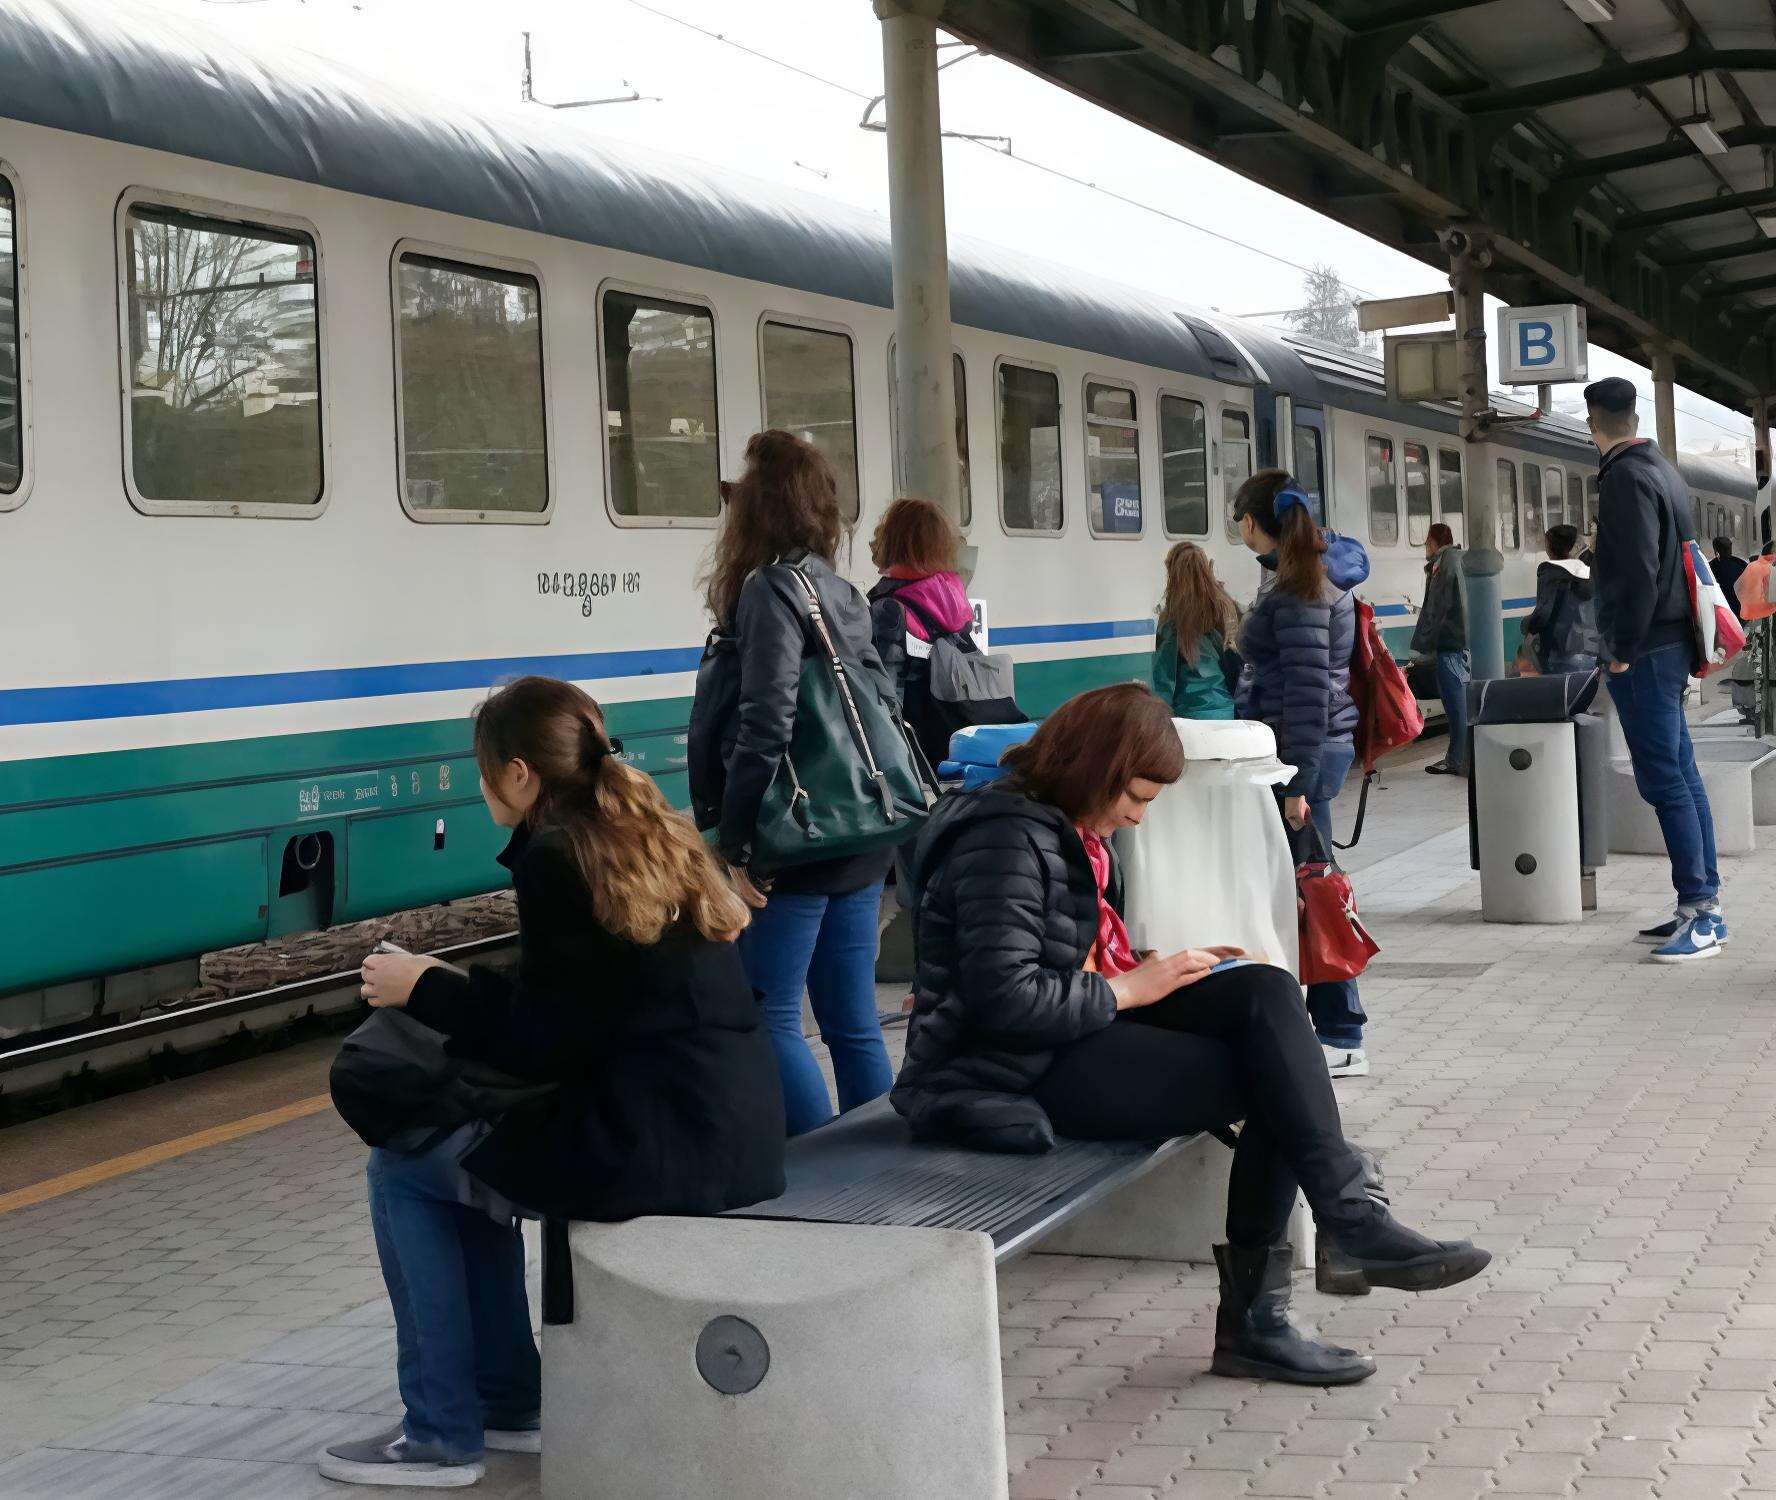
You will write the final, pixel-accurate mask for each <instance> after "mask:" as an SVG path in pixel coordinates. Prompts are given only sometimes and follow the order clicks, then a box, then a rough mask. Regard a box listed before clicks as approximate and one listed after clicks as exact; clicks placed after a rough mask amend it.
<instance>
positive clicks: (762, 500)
mask: <svg viewBox="0 0 1776 1500" xmlns="http://www.w3.org/2000/svg"><path fill="white" fill-rule="evenodd" d="M727 496H728V503H727V512H726V515H725V517H724V519H723V522H722V529H721V531H720V533H719V534H718V535H717V537H716V542H715V549H714V554H713V556H712V559H711V562H710V566H709V571H708V574H707V575H706V579H705V584H706V592H705V600H706V602H707V604H708V606H709V614H710V617H711V619H712V620H713V621H714V622H715V627H716V630H715V634H714V636H712V637H711V641H710V650H709V652H708V653H706V655H705V663H706V667H707V668H709V670H703V671H699V673H698V677H697V697H696V701H695V702H694V703H693V705H692V708H691V725H690V733H689V736H688V743H687V745H686V754H687V758H688V760H689V769H690V782H691V804H692V808H693V810H694V812H695V814H696V817H697V822H698V824H699V825H700V826H701V827H703V828H706V829H710V830H713V832H714V834H715V840H716V845H717V847H718V848H719V849H720V850H721V852H722V854H723V856H724V857H726V858H727V859H728V860H729V861H730V862H731V863H732V864H733V865H735V866H736V867H737V868H740V869H744V870H747V871H748V872H749V873H750V874H751V876H752V877H753V879H754V881H755V882H756V883H757V884H758V886H759V888H760V889H761V890H763V891H765V892H766V899H765V902H764V905H763V907H762V908H761V909H760V910H759V911H758V912H757V914H756V915H755V916H754V918H753V922H752V926H751V927H750V928H748V929H747V932H746V934H745V936H744V937H742V938H741V940H740V952H741V956H742V958H743V959H744V960H745V963H746V972H747V974H748V976H749V977H750V978H751V980H752V983H753V985H754V987H755V988H756V989H757V990H758V991H759V992H760V994H761V995H762V996H763V998H764V1007H765V1018H766V1021H767V1023H768V1024H769V1026H770V1029H771V1041H772V1045H773V1046H774V1047H775V1049H776V1053H777V1065H778V1068H779V1070H780V1071H781V1073H782V1077H783V1099H784V1109H785V1113H786V1116H787V1119H788V1126H789V1133H790V1134H791V1135H799V1134H801V1133H802V1132H803V1131H807V1130H812V1129H813V1128H814V1127H815V1126H817V1125H822V1124H825V1122H826V1121H828V1120H830V1119H831V1118H832V1114H833V1107H832V1100H831V1097H830V1096H829V1095H828V1094H827V1091H826V1080H825V1078H823V1077H822V1076H821V1072H820V1066H819V1064H818V1063H816V1062H815V1061H814V1055H813V1053H812V1052H810V1051H809V1049H808V1043H807V1041H806V1040H805V1039H804V1038H803V1036H802V996H803V995H804V994H806V995H807V997H808V999H809V1001H810V1002H811V1003H812V1004H813V1007H814V1019H815V1020H816V1021H817V1022H818V1023H819V1026H820V1036H821V1040H822V1041H824V1042H825V1043H826V1045H827V1050H828V1051H829V1052H830V1053H831V1054H832V1063H833V1074H834V1077H835V1079H836V1081H837V1083H838V1088H839V1108H840V1109H842V1110H843V1109H853V1108H855V1107H856V1106H857V1105H859V1104H866V1103H868V1102H869V1101H870V1100H871V1099H876V1098H879V1097H880V1096H881V1095H883V1094H885V1093H887V1092H888V1085H889V1084H890V1083H892V1082H893V1079H894V1072H893V1069H892V1068H891V1067H890V1066H889V1063H888V1049H887V1048H886V1047H885V1046H884V1045H883V1042H882V1028H881V1025H880V1023H879V1022H878V1021H877V1019H876V934H877V914H878V912H879V911H880V910H881V904H882V885H883V882H884V879H885V878H886V876H887V874H888V867H889V865H890V864H891V863H892V861H893V857H894V855H893V850H892V849H888V850H883V851H880V852H873V853H865V854H859V855H854V856H851V857H848V858H841V859H833V860H822V861H818V862H815V863H811V864H797V865H793V866H790V867H787V868H784V869H777V870H772V869H764V868H760V867H759V866H758V864H757V862H756V861H755V859H754V854H753V847H752V845H753V840H754V836H755V830H756V828H757V825H758V818H759V809H760V807H761V805H762V804H763V802H764V798H765V793H766V791H767V789H768V788H769V787H770V785H771V780H772V778H773V777H774V776H775V775H777V773H778V766H779V764H780V763H781V761H782V759H783V755H784V752H785V751H786V750H787V749H788V747H789V745H790V742H791V739H792V737H793V735H794V733H795V721H796V712H797V693H798V688H799V684H800V680H801V668H802V657H803V655H804V653H805V652H806V651H807V650H809V649H810V635H809V627H808V621H807V611H806V609H805V608H800V609H798V608H797V607H796V606H795V605H794V604H793V603H792V601H791V599H790V597H789V596H788V594H787V592H786V591H785V590H784V589H781V588H779V587H777V586H776V585H775V584H774V582H773V579H772V577H771V576H770V571H769V570H770V565H771V564H774V563H791V564H794V565H795V566H797V567H798V568H800V569H801V571H802V572H803V574H804V575H805V576H806V577H807V579H808V581H809V582H810V583H811V584H812V585H813V587H814V590H815V593H816V595H817V596H818V598H819V601H820V609H821V613H822V615H823V617H824V620H825V624H826V626H827V628H828V629H829V630H830V631H831V632H832V635H833V637H834V640H835V642H836V643H837V645H838V647H839V649H840V650H841V651H843V652H844V653H845V654H846V657H847V659H849V660H851V661H854V662H857V663H858V664H859V665H860V666H861V668H862V670H864V671H866V672H869V671H874V672H881V671H882V663H881V658H880V657H879V656H878V655H877V653H876V648H875V645H874V642H873V640H872V633H871V626H870V613H869V606H868V604H867V603H866V602H865V600H864V597H863V595H862V594H860V593H858V591H857V590H856V589H854V588H853V587H852V586H851V585H850V584H849V583H847V582H846V581H845V580H844V579H843V578H841V577H840V576H839V574H838V573H837V571H835V564H836V562H837V560H838V552H839V546H840V543H841V542H842V541H843V540H844V539H845V536H846V527H845V521H844V517H843V514H842V513H841V511H840V509H839V493H838V483H837V481H836V480H835V478H834V477H833V471H832V466H831V465H830V464H828V463H827V461H826V459H825V458H824V457H822V456H821V454H820V452H819V450H818V449H816V448H815V447H813V445H812V444H809V443H805V442H803V441H802V440H801V439H800V438H797V437H794V436H792V435H791V434H790V433H787V432H779V431H776V430H770V431H766V432H760V433H755V434H754V435H753V437H752V438H751V439H750V440H749V441H748V442H747V444H746V470H745V472H744V473H743V474H742V475H741V476H740V478H739V479H738V480H736V481H735V482H734V483H733V484H732V485H730V486H729V487H728V490H727ZM734 658H737V670H736V669H735V668H736V663H735V662H734V660H733V659H734ZM724 665H725V670H716V669H717V668H721V667H723V666H724ZM884 682H885V679H884Z"/></svg>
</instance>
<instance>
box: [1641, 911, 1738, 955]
mask: <svg viewBox="0 0 1776 1500" xmlns="http://www.w3.org/2000/svg"><path fill="white" fill-rule="evenodd" d="M1699 915H1702V916H1708V917H1712V918H1713V919H1714V940H1715V942H1717V943H1719V944H1720V945H1721V946H1722V947H1723V948H1724V947H1726V945H1727V923H1726V919H1725V918H1724V917H1722V916H1721V914H1720V913H1719V912H1718V911H1710V912H1703V913H1699ZM1689 920H1690V919H1689V917H1688V915H1686V914H1685V913H1683V912H1679V913H1678V914H1677V915H1676V916H1674V917H1673V918H1671V920H1670V921H1668V922H1660V923H1659V924H1658V925H1657V926H1654V927H1643V928H1641V929H1640V931H1639V932H1637V933H1635V934H1634V941H1635V942H1637V943H1646V944H1648V945H1649V946H1650V947H1654V948H1658V947H1662V946H1663V945H1664V944H1666V943H1669V942H1670V941H1671V940H1672V939H1673V938H1674V937H1676V936H1677V929H1678V928H1680V927H1682V926H1683V924H1684V923H1685V922H1687V921H1689Z"/></svg>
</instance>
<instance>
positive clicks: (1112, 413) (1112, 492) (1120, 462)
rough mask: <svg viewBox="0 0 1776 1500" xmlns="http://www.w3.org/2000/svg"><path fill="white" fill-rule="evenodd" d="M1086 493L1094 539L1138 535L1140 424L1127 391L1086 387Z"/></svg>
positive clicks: (1115, 387) (1140, 521)
mask: <svg viewBox="0 0 1776 1500" xmlns="http://www.w3.org/2000/svg"><path fill="white" fill-rule="evenodd" d="M1085 492H1086V493H1085V505H1086V519H1087V521H1088V523H1089V524H1090V527H1091V534H1092V535H1093V536H1111V537H1138V536H1139V535H1140V534H1141V529H1142V526H1143V524H1144V522H1143V519H1142V514H1141V424H1140V417H1139V412H1138V410H1137V408H1136V406H1135V393H1134V392H1133V391H1131V390H1130V389H1129V388H1128V387H1127V386H1122V385H1105V384H1102V383H1101V382H1099V381H1096V380H1088V381H1086V383H1085Z"/></svg>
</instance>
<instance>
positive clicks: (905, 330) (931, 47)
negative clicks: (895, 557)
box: [875, 0, 962, 523]
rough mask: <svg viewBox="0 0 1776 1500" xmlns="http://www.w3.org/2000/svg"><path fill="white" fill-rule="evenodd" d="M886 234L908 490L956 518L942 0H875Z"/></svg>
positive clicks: (899, 439) (899, 440) (900, 443)
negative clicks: (940, 64) (940, 96)
mask: <svg viewBox="0 0 1776 1500" xmlns="http://www.w3.org/2000/svg"><path fill="white" fill-rule="evenodd" d="M875 9H876V15H877V16H878V17H879V18H880V19H881V22H882V75H883V85H882V86H883V89H884V90H885V98H884V104H885V107H886V109H887V113H888V121H887V123H888V219H889V225H890V229H891V231H892V234H893V237H894V245H893V259H894V375H895V425H894V431H895V443H896V446H897V449H898V452H897V454H896V456H897V458H898V459H899V464H898V470H899V474H900V479H901V483H902V484H903V485H904V486H905V488H906V492H907V493H908V494H911V495H919V496H922V497H924V498H925V499H927V500H934V501H936V502H937V503H938V504H939V505H941V506H943V508H944V509H945V510H946V511H948V512H949V514H950V517H951V518H952V519H953V520H955V521H957V522H958V523H960V521H961V518H962V497H961V489H960V485H959V484H958V470H957V459H956V426H955V424H956V384H955V376H954V373H953V371H952V368H951V358H952V355H953V353H954V347H955V341H954V339H953V338H952V337H951V333H950V256H949V241H948V238H947V235H946V231H945V228H944V194H943V138H942V133H941V132H942V127H941V125H940V122H939V117H938V102H937V26H936V21H937V19H938V17H939V16H940V15H942V13H943V0H875Z"/></svg>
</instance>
